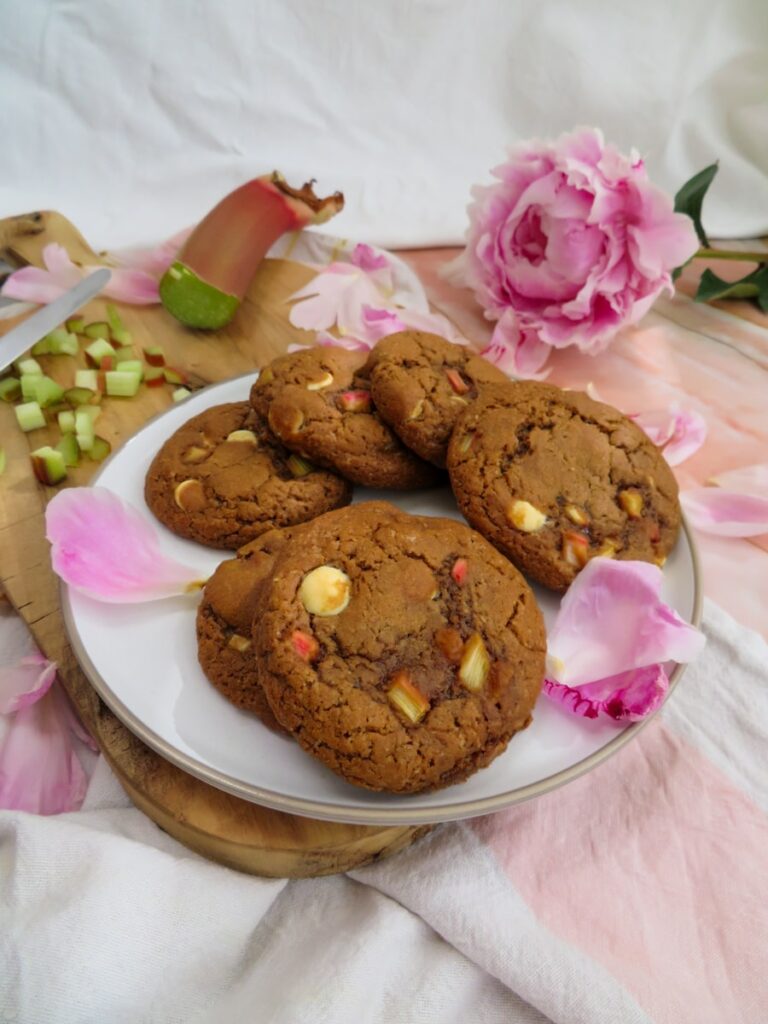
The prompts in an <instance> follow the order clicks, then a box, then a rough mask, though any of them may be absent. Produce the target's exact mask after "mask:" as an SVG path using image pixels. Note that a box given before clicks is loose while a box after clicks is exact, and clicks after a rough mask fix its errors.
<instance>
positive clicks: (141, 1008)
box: [0, 604, 768, 1024]
mask: <svg viewBox="0 0 768 1024" xmlns="http://www.w3.org/2000/svg"><path fill="white" fill-rule="evenodd" d="M705 630H706V633H707V636H708V645H707V648H706V650H705V652H704V654H703V655H702V656H701V658H700V659H699V660H698V661H697V662H696V663H694V664H693V665H691V666H689V667H688V669H687V671H686V673H685V675H684V677H683V679H682V680H681V682H680V683H679V685H678V687H677V689H676V691H675V693H674V694H673V696H672V698H671V700H670V701H669V703H668V704H667V705H666V706H665V708H664V710H663V712H662V715H661V716H660V720H657V721H656V722H654V723H651V724H650V725H649V726H648V727H647V728H646V729H645V730H644V731H643V732H642V733H641V734H640V735H639V737H638V738H637V739H635V740H633V742H632V743H630V744H629V745H628V746H627V747H626V748H624V750H623V751H622V752H620V753H619V754H618V755H616V756H615V757H613V758H612V759H610V760H609V761H608V762H606V763H605V764H604V765H603V766H601V767H600V768H599V769H597V770H595V771H593V772H592V773H590V774H589V775H587V776H585V777H584V778H582V779H581V780H578V781H577V782H574V783H571V784H570V785H568V786H566V787H565V788H564V789H562V790H559V791H556V792H555V793H552V794H549V795H548V796H546V797H542V798H540V799H538V800H535V801H531V802H530V803H529V804H524V805H521V806H520V807H517V808H511V809H509V810H508V811H505V812H501V813H500V814H498V815H495V816H492V817H487V818H484V819H480V820H478V821H475V822H468V823H458V824H453V825H448V826H442V827H440V828H437V829H435V830H434V831H433V832H432V833H430V834H429V835H428V836H427V837H426V838H425V839H423V840H421V841H420V842H418V843H417V844H415V845H414V846H412V847H411V848H409V849H408V850H406V851H404V852H403V853H401V854H399V855H398V856H396V857H394V858H392V859H390V860H386V861H383V862H381V863H380V864H377V865H374V866H371V867H368V868H362V869H359V870H357V871H355V872H353V873H352V875H351V876H345V877H336V878H321V879H316V880H307V881H292V882H285V881H274V880H267V879H260V878H254V877H250V876H247V875H243V874H239V873H237V872H235V871H232V870H230V869H227V868H223V867H218V866H217V865H214V864H211V863H208V862H206V861H204V860H203V859H201V858H200V857H198V856H196V855H195V854H194V853H192V852H190V851H188V850H186V849H185V848H184V847H182V846H180V845H179V844H178V843H176V842H175V841H174V840H173V839H171V838H169V837H168V836H167V835H165V834H164V833H163V832H161V831H160V830H159V829H158V828H157V827H156V826H155V825H154V824H152V822H150V821H149V820H148V819H147V818H146V817H144V815H142V814H141V813H140V812H139V811H138V810H135V809H134V808H132V807H131V806H130V805H129V803H128V800H127V798H126V797H125V796H124V794H123V793H122V791H121V790H120V789H119V787H118V785H117V783H116V781H115V779H114V777H113V776H112V775H111V773H110V771H109V769H108V768H107V767H106V765H105V764H104V762H103V760H100V762H99V765H98V768H97V771H96V773H95V774H94V777H93V781H92V784H91V788H90V790H89V794H88V798H87V802H86V805H85V808H84V809H83V810H82V811H80V812H76V813H72V814H66V815H61V816H59V817H56V818H40V817H35V816H31V815H26V814H23V813H19V812H0V921H1V922H2V928H1V929H0V978H2V985H1V986H0V1020H2V1021H3V1022H11V1021H12V1022H22V1024H85V1022H91V1021H109V1022H110V1024H123V1022H125V1024H129V1022H130V1024H136V1022H141V1024H174V1022H180V1024H181V1022H183V1024H198V1022H200V1024H202V1022H205V1024H220V1022H224V1024H226V1022H229V1021H232V1022H234V1021H242V1020H254V1021H259V1022H260V1024H262V1022H265V1024H266V1022H276V1024H297V1022H299V1024H301V1022H307V1024H310V1022H311V1024H325V1022H327V1024H332V1022H333V1024H336V1022H339V1021H356V1022H362V1024H368V1022H371V1024H373V1022H382V1024H384V1022H386V1024H389V1022H394V1021H409V1022H411V1021H413V1022H421V1021H440V1022H441V1024H466V1022H467V1021H472V1022H475V1021H479V1022H482V1021H488V1022H496V1021H499V1022H501V1021H505V1022H518V1024H541V1022H546V1021H547V1020H551V1021H555V1022H557V1024H602V1022H605V1024H616V1022H618V1021H621V1022H622V1024H649V1022H651V1021H653V1022H654V1024H681V1022H687V1021H689V1020H690V1021H691V1022H693V1021H695V1022H696V1024H710V1022H712V1024H714V1022H716V1021H717V1022H718V1024H721V1022H723V1021H728V1024H763V1022H764V1021H765V1019H766V1017H767V1016H768V1014H766V1011H767V1010H768V985H767V984H766V980H765V972H764V971H762V972H761V971H760V969H759V965H760V959H761V957H762V956H763V955H764V950H765V948H766V940H768V909H767V908H768V899H766V894H767V893H768V879H766V877H765V871H764V867H765V856H766V853H768V826H766V824H765V809H766V808H768V771H766V768H767V767H768V765H767V764H766V749H768V743H767V741H768V699H767V697H766V695H767V694H768V667H767V666H768V646H766V644H765V642H764V641H763V640H762V638H761V637H759V636H758V635H757V634H755V633H752V632H751V631H749V630H746V629H744V628H743V627H741V626H739V625H738V624H737V623H735V622H734V621H733V620H732V619H730V618H729V617H728V616H727V615H726V614H725V613H724V612H723V611H722V610H720V609H719V608H717V607H716V606H714V605H712V604H707V606H706V613H705ZM574 727H575V728H578V727H579V726H578V723H574Z"/></svg>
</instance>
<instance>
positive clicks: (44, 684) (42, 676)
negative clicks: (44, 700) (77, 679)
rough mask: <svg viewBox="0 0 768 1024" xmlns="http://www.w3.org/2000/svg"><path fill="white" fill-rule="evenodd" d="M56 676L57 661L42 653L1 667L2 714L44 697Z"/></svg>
mask: <svg viewBox="0 0 768 1024" xmlns="http://www.w3.org/2000/svg"><path fill="white" fill-rule="evenodd" d="M55 678H56V662H54V661H48V660H47V659H46V658H44V657H43V656H42V654H31V655H28V656H27V657H26V658H21V659H20V661H18V662H17V663H16V664H15V665H8V666H5V667H3V668H0V715H10V714H13V712H15V711H20V710H21V709H22V708H26V707H29V706H30V705H31V704H34V703H35V701H38V700H40V699H41V697H44V696H45V694H46V693H47V692H48V690H49V689H50V688H51V684H52V683H53V681H54V679H55Z"/></svg>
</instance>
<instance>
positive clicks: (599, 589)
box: [547, 558, 704, 687]
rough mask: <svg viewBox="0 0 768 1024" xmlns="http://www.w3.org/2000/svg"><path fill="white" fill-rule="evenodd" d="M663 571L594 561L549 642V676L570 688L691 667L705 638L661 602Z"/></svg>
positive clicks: (637, 564)
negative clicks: (663, 667) (653, 669)
mask: <svg viewBox="0 0 768 1024" xmlns="http://www.w3.org/2000/svg"><path fill="white" fill-rule="evenodd" d="M662 580H663V576H662V572H661V570H660V569H659V568H658V567H657V566H655V565H650V564H648V563H647V562H632V561H618V560H614V559H612V558H593V559H592V560H591V561H590V562H588V563H587V565H586V566H585V567H584V568H583V569H582V571H581V572H580V573H579V575H578V576H577V577H576V579H575V580H574V582H573V583H572V584H571V586H570V587H569V589H568V591H567V593H566V594H565V597H564V598H563V600H562V603H561V605H560V610H559V612H558V615H557V619H556V620H555V624H554V626H553V628H552V630H551V631H550V633H549V636H548V640H547V651H548V655H547V677H548V678H549V679H552V680H554V681H556V682H558V683H563V684H564V685H566V686H570V687H577V686H579V687H580V686H581V685H583V684H584V683H591V682H594V681H595V680H599V679H605V678H607V677H608V676H616V675H620V674H621V673H624V672H628V671H630V670H631V669H636V668H645V667H647V666H649V665H657V664H661V663H663V662H665V661H678V662H686V661H691V660H692V658H694V657H696V655H697V654H698V653H699V651H700V650H701V649H702V647H703V646H704V636H703V634H702V633H700V632H699V630H698V629H696V628H695V627H694V626H690V625H689V624H688V623H686V622H684V621H683V620H682V619H681V618H680V616H679V615H678V614H677V612H675V611H674V609H672V608H670V607H669V606H668V605H666V604H664V602H663V601H662V600H661V599H660V597H659V592H660V590H661V584H662Z"/></svg>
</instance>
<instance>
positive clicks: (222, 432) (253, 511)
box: [144, 402, 351, 549]
mask: <svg viewBox="0 0 768 1024" xmlns="http://www.w3.org/2000/svg"><path fill="white" fill-rule="evenodd" d="M144 496H145V499H146V502H147V505H148V506H149V508H150V509H151V510H152V512H153V513H154V514H155V516H157V518H158V519H159V520H160V522H161V523H163V524H164V525H165V526H167V527H168V529H169V530H172V531H173V532H174V533H177V534H179V536H181V537H188V538H189V539H190V540H196V541H200V543H201V544H207V545H208V546H209V547H213V548H232V549H235V548H239V547H241V546H242V545H243V544H247V543H248V541H251V540H254V539H255V538H256V537H258V536H259V535H260V534H262V533H264V532H265V531H266V530H271V529H273V528H275V527H283V526H292V525H294V524H295V523H301V522H304V521H305V520H307V519H312V518H313V517H314V516H317V515H320V514H321V513H322V512H327V511H328V510H329V509H333V508H338V507H339V506H340V505H346V504H347V503H348V502H349V500H350V498H351V488H350V486H349V484H348V483H347V481H346V480H342V479H341V478H340V477H338V476H336V475H335V474H333V473H329V472H328V471H327V470H320V469H318V468H317V467H314V466H309V465H308V464H307V463H306V462H305V460H303V459H298V458H296V456H295V455H292V454H291V453H290V452H288V451H287V450H286V449H285V448H283V446H282V445H281V444H279V443H277V442H276V441H275V440H274V438H272V437H271V435H270V434H269V431H268V430H267V428H266V425H265V424H264V423H263V421H262V420H260V419H259V417H258V416H256V415H255V413H254V412H253V410H252V409H251V406H250V405H249V403H248V402H230V403H228V404H227V405H217V406H214V408H212V409H206V411H205V412H202V413H200V414H199V415H198V416H194V417H193V418H192V419H191V420H189V421H188V422H187V423H185V424H184V426H183V427H180V428H179V430H177V431H176V433H175V434H173V435H172V436H171V437H170V438H169V439H168V440H167V441H166V442H165V444H164V445H163V447H162V448H161V449H160V451H159V452H158V453H157V455H156V456H155V458H154V460H153V461H152V465H151V466H150V467H149V472H148V473H147V477H146V482H145V486H144Z"/></svg>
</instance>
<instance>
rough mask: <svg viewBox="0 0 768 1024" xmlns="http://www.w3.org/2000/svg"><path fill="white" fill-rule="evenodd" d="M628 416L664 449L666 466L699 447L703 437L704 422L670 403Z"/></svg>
mask: <svg viewBox="0 0 768 1024" xmlns="http://www.w3.org/2000/svg"><path fill="white" fill-rule="evenodd" d="M629 416H630V419H633V420H634V421H635V423H637V425H638V426H639V427H640V428H641V429H642V430H643V431H645V433H646V434H647V435H648V437H650V439H651V440H652V441H653V443H654V444H655V445H658V447H660V448H663V449H664V458H665V459H666V460H667V462H668V463H669V464H670V466H679V465H680V463H681V462H684V461H685V460H686V459H689V458H690V457H691V455H693V454H694V453H695V452H697V451H698V450H699V448H701V446H702V445H703V444H704V441H705V440H706V437H707V421H706V420H705V419H704V417H703V416H701V415H700V414H699V413H698V412H695V411H694V410H693V409H684V408H682V407H681V406H680V405H678V404H677V402H673V403H672V405H670V406H669V408H668V409H652V410H649V411H647V412H640V413H631V414H629Z"/></svg>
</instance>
